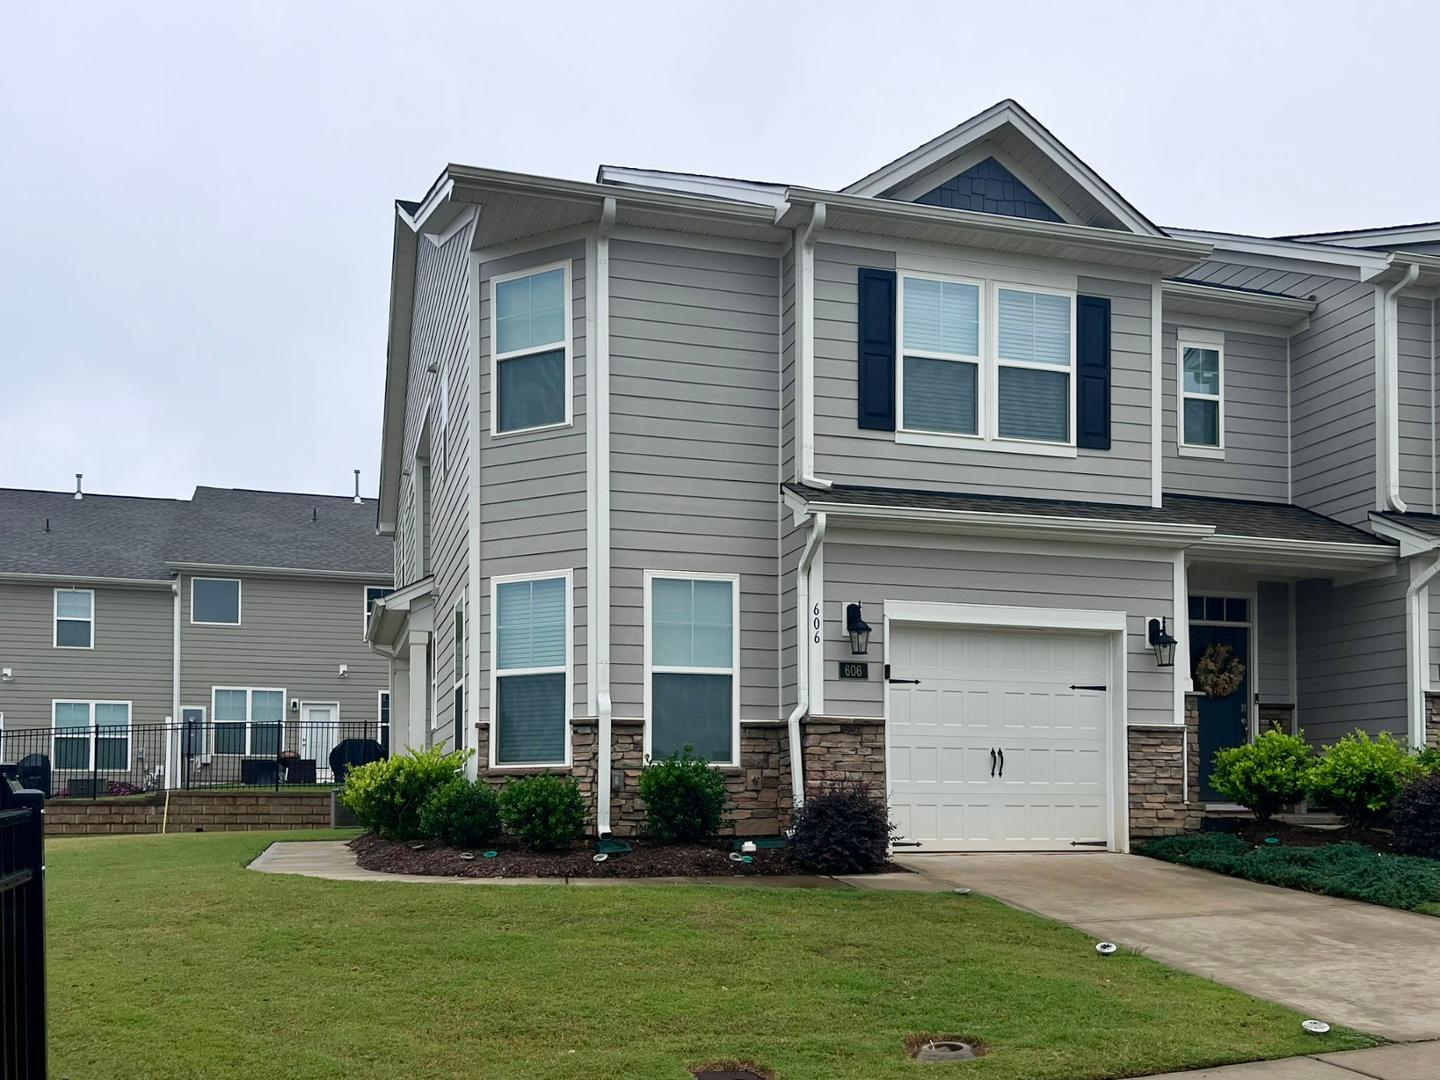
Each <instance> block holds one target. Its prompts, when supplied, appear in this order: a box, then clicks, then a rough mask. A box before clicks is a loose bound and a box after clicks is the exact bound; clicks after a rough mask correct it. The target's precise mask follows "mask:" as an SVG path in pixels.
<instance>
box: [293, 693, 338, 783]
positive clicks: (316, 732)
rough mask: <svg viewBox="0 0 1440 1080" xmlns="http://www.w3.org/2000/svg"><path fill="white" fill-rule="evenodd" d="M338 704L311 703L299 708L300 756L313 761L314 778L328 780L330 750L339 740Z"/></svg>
mask: <svg viewBox="0 0 1440 1080" xmlns="http://www.w3.org/2000/svg"><path fill="white" fill-rule="evenodd" d="M339 711H340V708H339V706H338V705H334V704H326V705H311V704H309V703H306V704H305V705H302V706H301V708H300V756H301V757H302V758H310V759H312V760H314V762H315V778H316V779H317V780H318V781H319V782H320V783H322V784H325V783H329V782H330V751H331V750H334V749H335V746H336V744H338V743H339V742H340V718H339V716H338V715H337V714H338V713H339Z"/></svg>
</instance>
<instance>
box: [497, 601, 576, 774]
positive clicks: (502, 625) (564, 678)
mask: <svg viewBox="0 0 1440 1080" xmlns="http://www.w3.org/2000/svg"><path fill="white" fill-rule="evenodd" d="M569 594H570V582H569V578H568V577H546V578H521V579H510V580H505V581H498V580H497V581H496V583H495V586H494V594H493V608H494V622H495V664H494V667H495V685H494V692H493V694H492V701H493V705H492V709H493V716H494V720H495V724H496V726H497V728H498V730H496V731H495V732H492V742H491V745H492V746H493V747H494V749H493V750H492V751H491V752H492V754H493V755H494V763H495V764H496V765H564V764H567V763H568V758H569V753H568V750H567V746H568V731H567V727H568V724H569V718H570V715H569V714H570V709H569V691H568V684H569V675H568V672H569V655H568V653H569V636H570V635H569V626H570V616H569V609H570V595H569Z"/></svg>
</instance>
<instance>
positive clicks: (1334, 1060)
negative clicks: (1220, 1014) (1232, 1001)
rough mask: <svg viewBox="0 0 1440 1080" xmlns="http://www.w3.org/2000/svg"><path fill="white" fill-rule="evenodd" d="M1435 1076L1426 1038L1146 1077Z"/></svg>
mask: <svg viewBox="0 0 1440 1080" xmlns="http://www.w3.org/2000/svg"><path fill="white" fill-rule="evenodd" d="M1437 1077H1440V1043H1434V1042H1426V1043H1404V1044H1397V1045H1394V1046H1377V1047H1375V1048H1374V1049H1373V1050H1350V1051H1348V1052H1346V1053H1343V1054H1318V1055H1316V1056H1314V1057H1298V1058H1280V1059H1279V1060H1278V1061H1256V1062H1252V1063H1250V1064H1248V1065H1227V1066H1225V1067H1224V1068H1222V1069H1199V1070H1195V1071H1192V1072H1183V1073H1166V1074H1165V1075H1164V1076H1152V1077H1150V1078H1149V1080H1436V1078H1437Z"/></svg>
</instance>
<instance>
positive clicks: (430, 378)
mask: <svg viewBox="0 0 1440 1080" xmlns="http://www.w3.org/2000/svg"><path fill="white" fill-rule="evenodd" d="M1426 251H1428V252H1430V253H1428V254H1426V253H1425V252H1426ZM1437 288H1440V226H1434V225H1432V226H1417V227H1412V228H1404V229H1396V230H1377V231H1373V232H1368V233H1363V234H1346V235H1339V236H1335V235H1331V236H1322V237H1291V238H1283V239H1267V238H1256V237H1244V236H1232V235H1222V234H1215V233H1197V232H1192V231H1186V230H1175V229H1164V228H1161V227H1159V226H1157V225H1155V224H1154V223H1153V222H1151V221H1150V220H1149V219H1148V218H1147V217H1146V216H1145V215H1144V214H1142V213H1141V212H1140V211H1139V210H1137V209H1136V208H1135V207H1134V206H1133V205H1132V204H1131V203H1130V202H1129V201H1128V200H1127V199H1126V198H1125V197H1124V196H1122V195H1121V194H1120V193H1119V192H1117V191H1115V190H1114V189H1113V188H1111V187H1110V186H1109V185H1108V184H1107V183H1106V182H1105V181H1104V180H1103V179H1102V178H1101V177H1100V176H1098V175H1097V174H1096V173H1095V172H1094V171H1093V170H1092V169H1091V168H1090V167H1088V166H1087V165H1086V164H1085V163H1084V162H1083V161H1081V160H1080V159H1079V158H1078V157H1077V156H1076V155H1075V154H1074V153H1073V152H1072V151H1071V150H1070V149H1068V148H1067V147H1066V146H1064V145H1063V144H1061V143H1060V142H1059V141H1058V140H1057V139H1056V138H1055V137H1054V136H1053V135H1052V134H1051V133H1050V132H1049V131H1047V130H1046V129H1045V128H1044V127H1042V126H1041V125H1040V124H1039V123H1038V122H1037V121H1036V120H1035V119H1034V118H1033V117H1031V116H1030V115H1029V114H1028V113H1026V112H1025V111H1024V110H1023V109H1022V108H1020V107H1019V106H1018V105H1016V104H1015V103H1014V102H1010V101H1006V102H1002V103H1000V104H999V105H997V106H995V107H993V108H991V109H989V110H987V111H985V112H984V113H981V114H980V115H979V116H976V117H975V118H973V119H971V120H968V121H966V122H965V123H964V124H961V125H960V126H959V127H957V128H955V129H953V130H952V131H949V132H947V133H945V134H943V135H941V136H939V137H938V138H936V139H934V140H932V141H931V142H929V143H926V144H925V145H923V146H920V147H917V148H916V149H914V150H911V151H909V152H907V153H905V154H904V155H902V156H901V157H899V158H897V159H896V160H894V161H892V162H890V163H889V164H886V165H882V166H881V167H880V168H878V169H876V171H874V172H872V173H870V174H869V175H867V176H865V177H864V178H862V179H860V180H858V181H857V182H855V183H854V184H852V185H850V186H849V187H847V188H845V189H844V190H843V191H823V190H817V189H813V188H807V187H803V186H796V185H785V184H766V183H752V182H748V181H742V180H732V179H725V178H720V177H710V176H696V175H691V174H683V173H668V172H657V171H652V170H640V169H627V168H614V167H609V166H606V167H603V168H602V169H601V170H600V174H599V181H598V182H597V183H593V184H591V183H579V182H574V181H569V180H555V179H548V178H543V177H537V176H529V175H521V174H515V173H508V172H500V171H495V170H489V169H480V168H470V167H461V166H450V167H448V168H447V169H446V170H445V172H444V173H443V174H442V175H441V176H440V178H439V179H438V180H437V181H436V183H435V184H434V186H433V187H432V188H431V189H430V191H429V192H428V193H427V194H426V195H425V197H424V198H423V199H422V200H421V201H420V202H418V203H409V202H401V203H399V204H398V207H397V212H396V220H395V245H394V260H393V282H392V289H391V306H390V341H389V366H388V374H387V382H386V399H385V423H384V441H383V457H382V476H381V487H380V510H379V520H380V527H381V529H382V531H384V532H386V533H393V534H394V537H395V573H396V583H397V586H398V589H397V592H396V593H395V594H394V595H393V596H392V597H390V598H389V600H387V601H386V602H385V604H384V607H383V609H382V610H383V614H381V616H380V617H378V618H377V619H376V620H375V621H374V622H373V623H372V630H371V640H372V641H373V642H374V643H375V644H376V646H377V647H378V648H381V649H383V650H385V651H386V652H387V653H389V654H390V655H391V656H392V657H393V659H392V680H393V681H394V684H395V710H394V716H395V722H396V723H397V724H398V725H400V727H401V730H404V731H405V732H407V734H406V736H405V739H406V741H408V742H410V743H412V744H416V745H419V744H421V743H425V742H437V743H445V744H451V745H461V746H464V747H467V748H473V749H474V750H476V751H477V758H476V763H475V767H476V769H477V771H478V773H480V774H482V775H485V776H488V777H491V778H501V777H504V776H508V775H513V774H516V773H523V772H528V771H533V770H537V769H551V770H561V771H569V772H571V773H572V774H573V775H575V776H576V777H577V778H578V779H579V780H580V782H581V783H582V785H583V787H584V789H585V791H586V793H587V797H588V798H589V799H590V800H591V806H592V813H593V817H594V822H593V823H594V826H595V828H596V829H597V830H598V831H600V832H606V831H615V832H625V831H629V830H633V829H634V828H635V826H636V824H637V821H638V820H639V818H638V814H639V807H638V803H637V797H636V790H635V789H636V777H637V775H638V770H639V768H640V767H641V765H642V763H643V761H644V760H645V759H646V758H649V757H654V756H661V755H666V754H669V753H671V752H673V751H675V750H677V749H679V748H680V747H682V746H684V745H686V744H689V745H692V746H694V747H695V748H696V750H697V751H699V752H700V753H702V754H703V755H705V756H706V757H708V758H709V759H711V760H712V761H715V762H717V763H719V764H721V765H722V766H723V767H724V768H725V769H726V770H727V773H728V775H729V776H730V782H731V790H732V793H733V796H734V804H735V810H736V818H737V828H738V829H739V830H741V831H744V832H751V833H760V832H774V831H776V830H777V829H778V828H780V827H781V826H782V825H783V823H784V822H785V820H786V818H787V815H788V814H789V812H790V811H791V809H792V807H793V805H794V804H795V802H796V801H797V800H800V799H802V798H803V797H804V795H805V793H806V792H807V790H814V789H815V788H816V787H818V786H823V785H825V784H828V783H832V782H835V781H840V780H849V781H861V782H865V783H868V784H870V785H872V786H873V788H874V789H876V790H883V791H884V792H885V793H886V794H887V797H888V799H889V803H890V807H891V812H892V816H893V818H894V819H895V821H896V822H897V823H898V826H899V834H900V840H901V842H903V843H909V844H916V845H920V846H922V847H926V848H936V849H984V848H1062V849H1069V848H1071V847H1072V846H1076V845H1096V846H1105V847H1109V848H1112V849H1116V850H1125V849H1126V848H1127V847H1128V845H1129V843H1130V840H1131V838H1132V837H1138V836H1144V835H1153V834H1155V833H1158V832H1164V831H1170V830H1174V829H1177V828H1179V827H1182V826H1183V825H1185V824H1194V823H1196V821H1197V816H1196V815H1197V812H1198V811H1199V810H1200V809H1201V808H1202V807H1203V804H1204V802H1206V801H1214V800H1215V799H1216V796H1215V793H1214V792H1213V791H1211V790H1210V788H1209V783H1208V780H1209V776H1208V773H1209V770H1208V767H1205V766H1206V763H1208V762H1209V761H1211V760H1212V758H1213V754H1214V752H1215V751H1216V750H1217V749H1218V748H1221V747H1224V746H1228V745H1234V744H1236V743H1239V742H1242V741H1244V740H1247V739H1249V738H1251V737H1253V736H1254V734H1255V733H1256V732H1257V731H1258V730H1260V728H1261V726H1262V724H1278V725H1280V726H1282V727H1285V728H1296V727H1300V728H1303V729H1304V731H1305V732H1306V734H1307V735H1308V736H1309V737H1311V738H1312V739H1315V740H1317V741H1328V740H1333V739H1334V738H1336V737H1338V736H1339V735H1341V734H1343V733H1344V732H1346V731H1349V730H1351V729H1352V728H1356V727H1360V728H1363V729H1366V730H1368V731H1372V732H1378V731H1390V732H1394V733H1395V734H1397V735H1399V736H1401V737H1404V738H1407V739H1409V740H1410V741H1411V742H1412V743H1419V742H1420V741H1422V740H1423V739H1424V738H1425V728H1426V718H1427V716H1428V708H1427V700H1426V697H1425V695H1426V693H1427V691H1429V689H1430V685H1431V682H1432V680H1433V679H1434V677H1435V671H1436V660H1437V659H1440V639H1437V638H1436V636H1435V635H1434V634H1433V633H1432V630H1431V623H1432V621H1433V620H1434V618H1435V610H1436V609H1435V604H1433V603H1432V599H1431V589H1430V586H1429V584H1428V583H1429V580H1430V574H1431V573H1432V571H1433V570H1434V568H1435V566H1436V565H1437V559H1440V513H1437V512H1440V505H1437V497H1440V496H1437V482H1436V451H1437V447H1436V434H1437V433H1436V428H1435V425H1434V409H1435V405H1436V400H1437V398H1436V395H1437V393H1440V386H1437V383H1436V376H1435V362H1436V346H1435V339H1436V316H1437V311H1436V295H1437ZM860 623H863V624H865V625H867V626H868V627H869V634H868V642H867V643H866V644H865V645H864V648H863V649H859V646H860V642H859V641H856V642H855V643H853V644H852V638H851V634H850V631H851V630H852V629H854V630H855V631H856V636H857V638H858V637H861V636H863V635H862V634H861V628H860V626H859V625H858V624H860ZM852 624H853V625H852ZM1153 638H1158V639H1159V640H1158V646H1157V643H1156V642H1155V641H1154V640H1152V639H1153ZM1171 640H1173V641H1174V643H1175V644H1174V648H1175V650H1176V652H1177V653H1178V658H1177V659H1176V661H1175V662H1174V664H1173V665H1170V664H1167V663H1163V662H1162V661H1166V660H1169V659H1170V657H1169V656H1167V655H1166V653H1167V652H1168V649H1167V645H1168V643H1169V642H1170V641H1171ZM1221 646H1227V647H1228V648H1229V649H1230V650H1232V652H1233V655H1234V656H1235V657H1236V658H1237V659H1238V660H1239V662H1240V663H1241V664H1243V665H1244V676H1243V682H1242V684H1241V685H1240V687H1239V688H1238V690H1236V691H1235V692H1233V693H1231V694H1229V695H1227V696H1225V697H1223V698H1222V697H1220V696H1219V695H1218V694H1217V695H1214V696H1204V695H1199V694H1197V693H1195V692H1194V687H1193V685H1192V674H1191V673H1192V662H1193V661H1196V660H1199V659H1201V658H1204V657H1205V656H1206V655H1207V654H1208V655H1209V656H1210V658H1211V660H1216V659H1223V655H1222V650H1221V649H1220V648H1219V647H1221ZM857 650H858V651H857ZM1233 673H1234V672H1233V671H1232V674H1233ZM1202 681H1203V680H1202ZM1207 685H1213V684H1207ZM397 737H398V736H397ZM597 747H599V748H600V749H599V750H598V752H597ZM797 751H798V752H797Z"/></svg>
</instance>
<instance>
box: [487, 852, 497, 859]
mask: <svg viewBox="0 0 1440 1080" xmlns="http://www.w3.org/2000/svg"><path fill="white" fill-rule="evenodd" d="M499 854H500V852H498V851H487V852H485V853H484V855H485V858H487V859H493V858H495V856H496V855H499Z"/></svg>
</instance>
